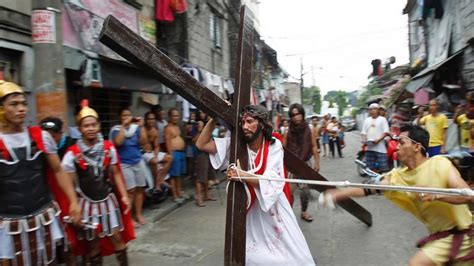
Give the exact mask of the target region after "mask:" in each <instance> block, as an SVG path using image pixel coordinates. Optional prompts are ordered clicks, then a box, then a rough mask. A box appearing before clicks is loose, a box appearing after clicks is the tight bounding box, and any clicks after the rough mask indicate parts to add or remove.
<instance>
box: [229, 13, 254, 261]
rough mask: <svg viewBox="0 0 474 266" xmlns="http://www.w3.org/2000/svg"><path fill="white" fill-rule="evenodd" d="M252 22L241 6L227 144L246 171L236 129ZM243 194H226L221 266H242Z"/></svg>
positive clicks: (245, 94) (239, 190) (245, 96)
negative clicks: (229, 136) (232, 123)
mask: <svg viewBox="0 0 474 266" xmlns="http://www.w3.org/2000/svg"><path fill="white" fill-rule="evenodd" d="M253 32H254V28H253V18H252V15H251V12H250V10H249V9H248V8H246V7H245V6H242V7H241V8H240V32H239V43H238V46H237V60H236V62H237V67H236V77H235V94H234V102H233V104H232V107H233V109H234V117H235V119H234V121H235V127H234V130H233V131H232V137H231V144H230V158H229V161H230V162H234V163H236V162H237V159H238V160H239V162H240V167H242V169H244V170H248V156H247V149H246V148H245V144H244V143H241V142H242V134H243V133H242V130H241V129H240V127H239V111H240V107H242V106H245V105H248V104H250V93H251V86H252V58H253ZM246 206H247V194H246V193H245V188H244V185H243V184H242V183H240V182H231V183H230V184H229V187H228V194H227V212H226V228H225V248H224V265H245V249H246V246H245V242H246V228H245V226H246V220H247V219H246Z"/></svg>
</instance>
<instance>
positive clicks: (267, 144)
mask: <svg viewBox="0 0 474 266" xmlns="http://www.w3.org/2000/svg"><path fill="white" fill-rule="evenodd" d="M273 137H275V138H276V139H278V140H280V139H281V135H279V134H277V133H273ZM269 148H270V141H268V140H265V142H264V143H263V147H261V148H260V149H259V150H258V152H257V156H256V158H255V162H254V163H255V165H259V164H260V160H261V158H262V152H263V162H262V165H261V166H260V168H259V169H257V171H256V172H255V174H257V175H263V173H264V172H265V170H266V168H267V159H268V151H269ZM282 163H283V162H282ZM283 169H284V177H285V178H288V172H287V170H286V167H285V164H284V163H283ZM247 187H248V188H249V192H250V199H249V200H250V204H249V205H248V207H247V212H248V211H249V210H250V209H251V208H252V206H253V203H254V202H255V199H256V197H257V196H256V193H255V188H254V187H251V186H247ZM283 193H285V196H286V198H287V199H288V202H289V203H290V205H293V199H292V197H291V189H290V184H289V183H286V182H285V185H284V187H283Z"/></svg>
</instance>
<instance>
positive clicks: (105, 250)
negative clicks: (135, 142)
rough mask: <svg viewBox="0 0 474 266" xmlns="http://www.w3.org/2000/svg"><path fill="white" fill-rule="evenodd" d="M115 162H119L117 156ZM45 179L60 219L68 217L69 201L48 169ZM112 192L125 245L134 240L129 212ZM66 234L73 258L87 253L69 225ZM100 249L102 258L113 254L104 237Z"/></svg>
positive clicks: (106, 146) (71, 149) (82, 242)
mask: <svg viewBox="0 0 474 266" xmlns="http://www.w3.org/2000/svg"><path fill="white" fill-rule="evenodd" d="M40 133H41V132H40ZM111 147H113V145H112V144H111V143H110V142H109V141H106V140H104V149H110V148H111ZM74 149H78V147H77V144H75V145H73V146H71V147H69V149H68V152H69V151H73V152H74ZM117 160H119V157H118V156H117ZM104 163H105V162H104ZM116 165H117V167H118V169H119V172H120V176H121V177H122V181H123V182H124V183H125V181H124V178H123V174H122V169H121V167H120V162H119V161H118V162H117V164H116ZM109 173H110V176H109V178H110V179H111V180H112V181H113V180H114V179H113V174H112V171H109ZM47 177H48V183H49V185H50V189H51V191H52V192H53V195H54V197H55V199H56V201H57V202H58V204H59V207H60V208H61V219H62V218H63V217H64V216H68V215H69V200H68V199H67V197H66V195H65V194H64V192H63V191H62V190H61V188H60V187H59V185H58V184H57V181H56V178H55V176H54V174H53V172H52V171H51V169H50V168H49V167H48V171H47ZM113 191H114V193H115V195H118V196H117V199H118V201H119V203H120V212H121V214H122V221H123V227H124V228H123V231H122V232H121V234H122V240H123V241H124V242H125V243H127V242H128V241H130V240H133V239H135V231H134V228H133V221H132V215H131V211H129V212H128V213H127V214H124V210H125V209H126V207H125V206H124V204H123V203H122V201H121V198H122V197H121V196H120V193H119V192H118V191H117V189H116V186H113ZM66 234H67V238H68V240H69V243H71V246H72V252H73V254H74V255H75V256H81V255H85V254H86V252H87V245H86V244H87V243H86V241H85V240H79V239H77V234H76V228H75V227H74V226H71V225H66ZM100 248H101V254H102V256H108V255H111V254H113V253H114V246H113V244H112V242H111V241H110V239H109V238H108V237H104V238H101V239H100Z"/></svg>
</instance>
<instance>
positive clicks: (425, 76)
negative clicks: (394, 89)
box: [405, 48, 464, 93]
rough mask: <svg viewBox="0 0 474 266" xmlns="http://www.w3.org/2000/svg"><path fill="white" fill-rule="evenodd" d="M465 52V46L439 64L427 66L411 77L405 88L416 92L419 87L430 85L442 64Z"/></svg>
mask: <svg viewBox="0 0 474 266" xmlns="http://www.w3.org/2000/svg"><path fill="white" fill-rule="evenodd" d="M463 52H464V48H463V49H461V50H459V51H458V52H456V53H454V54H453V55H451V56H450V57H448V58H447V59H445V60H443V61H441V62H439V63H437V64H434V65H432V66H430V67H427V68H425V69H423V70H422V71H420V73H418V74H416V76H414V77H413V78H412V79H411V81H410V83H409V84H408V85H407V86H406V88H405V90H407V91H409V92H411V93H415V92H416V91H417V90H418V89H419V88H421V87H423V86H426V85H428V83H429V82H430V81H431V79H432V78H433V76H434V72H435V71H436V70H438V69H439V68H440V67H441V66H443V65H444V64H446V63H448V62H450V61H451V60H453V59H454V58H456V57H458V56H459V55H461V54H462V53H463Z"/></svg>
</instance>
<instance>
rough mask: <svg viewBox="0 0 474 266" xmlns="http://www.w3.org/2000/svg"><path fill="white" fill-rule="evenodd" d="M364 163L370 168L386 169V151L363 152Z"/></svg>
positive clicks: (384, 170) (382, 170) (381, 170)
mask: <svg viewBox="0 0 474 266" xmlns="http://www.w3.org/2000/svg"><path fill="white" fill-rule="evenodd" d="M365 163H366V164H367V166H368V167H369V168H370V169H372V170H379V171H380V172H386V171H388V170H389V169H388V158H387V154H386V153H381V152H376V151H367V152H366V153H365Z"/></svg>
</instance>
